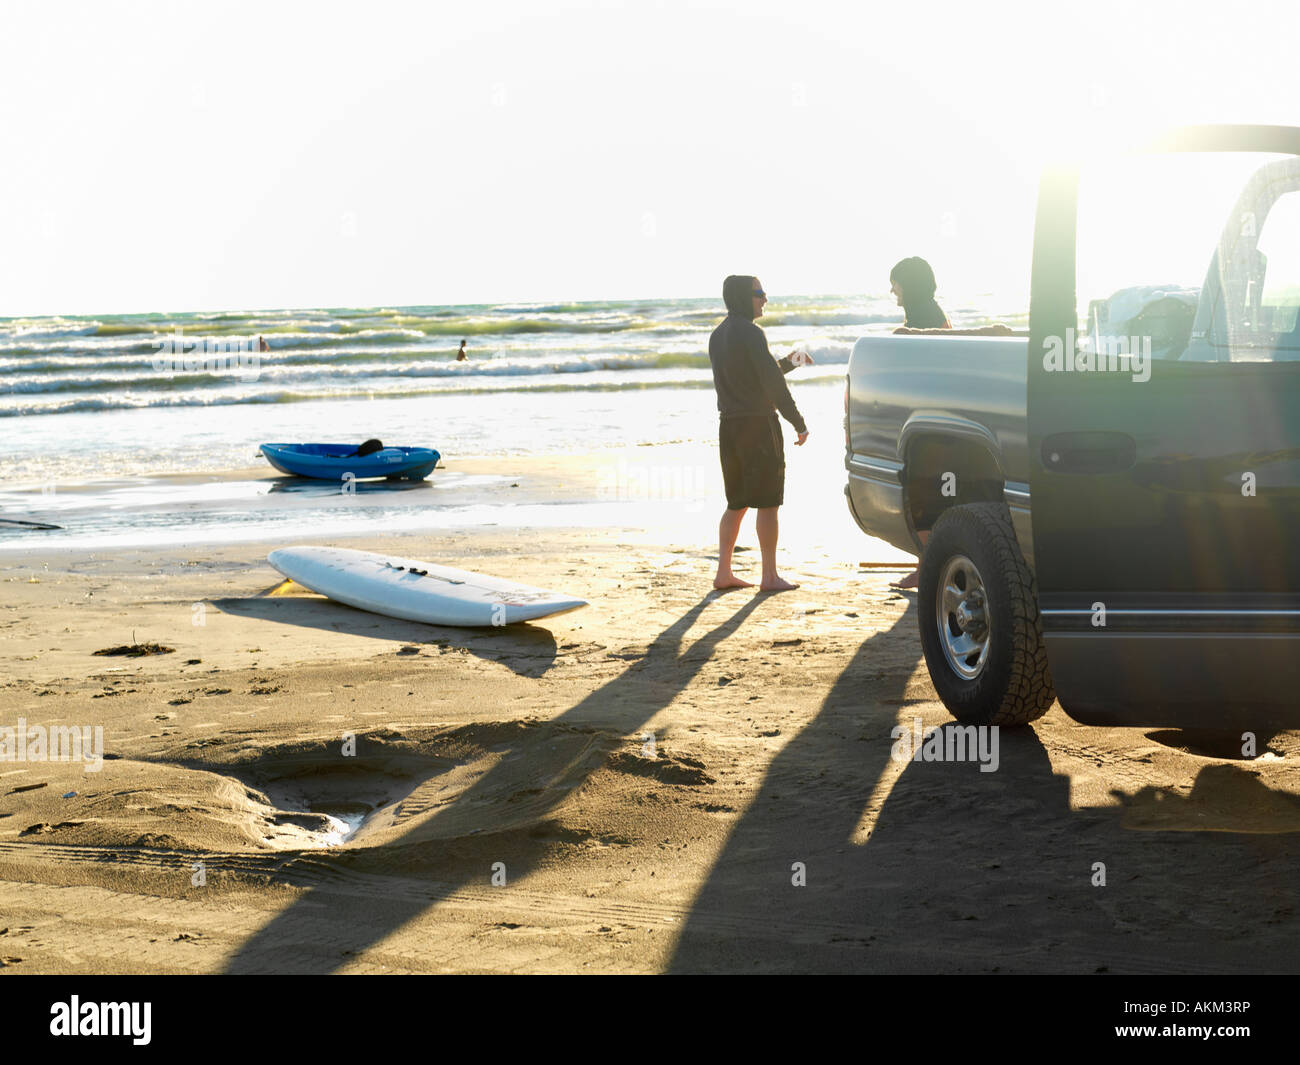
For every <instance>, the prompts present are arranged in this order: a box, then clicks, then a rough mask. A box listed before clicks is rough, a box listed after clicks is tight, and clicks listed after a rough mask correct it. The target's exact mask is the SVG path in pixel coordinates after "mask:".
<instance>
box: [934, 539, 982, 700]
mask: <svg viewBox="0 0 1300 1065" xmlns="http://www.w3.org/2000/svg"><path fill="white" fill-rule="evenodd" d="M934 608H935V609H934V620H935V626H936V628H937V629H938V630H939V645H940V646H941V647H942V648H943V656H944V658H946V659H947V660H948V665H949V666H950V667H951V668H952V671H953V672H954V673H956V674H957V676H959V677H961V678H962V679H963V680H974V679H975V678H976V677H978V676H979V675H980V674H981V673H982V672H983V671H984V663H985V662H987V661H988V656H989V642H990V641H989V636H990V633H991V626H990V619H989V616H988V596H987V593H986V592H985V589H984V579H983V578H982V577H981V576H980V571H979V570H978V569H976V567H975V563H974V562H972V561H971V560H970V559H969V558H967V557H966V556H965V555H954V556H953V557H952V558H950V559H949V560H948V561H947V563H946V564H945V565H944V567H943V573H942V574H940V576H939V587H938V589H937V591H936V592H935V603H934Z"/></svg>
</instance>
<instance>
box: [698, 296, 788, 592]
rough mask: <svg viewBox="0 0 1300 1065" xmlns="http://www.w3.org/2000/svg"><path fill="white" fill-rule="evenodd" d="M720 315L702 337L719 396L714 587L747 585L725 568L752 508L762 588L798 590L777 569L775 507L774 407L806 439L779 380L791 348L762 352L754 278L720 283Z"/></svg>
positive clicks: (780, 449) (777, 441)
mask: <svg viewBox="0 0 1300 1065" xmlns="http://www.w3.org/2000/svg"><path fill="white" fill-rule="evenodd" d="M722 299H723V301H724V302H725V303H726V305H727V317H726V318H725V319H723V321H722V324H721V325H719V326H718V328H717V329H715V330H714V331H713V334H712V335H711V336H710V337H709V363H710V365H711V366H712V367H713V387H714V388H715V389H716V390H717V393H718V413H719V424H718V452H719V457H720V458H721V460H722V480H723V484H724V485H725V487H726V491H727V509H726V511H724V512H723V515H722V521H721V522H719V523H718V572H717V575H716V576H715V577H714V578H713V587H715V588H752V587H753V585H752V584H751V583H750V582H749V581H742V580H741V579H740V578H739V577H737V576H736V575H735V574H734V573H732V572H731V553H732V550H733V549H734V548H735V546H736V537H737V536H738V535H739V534H740V523H741V520H742V519H743V518H744V517H745V511H746V510H748V509H749V508H750V507H753V508H754V509H755V510H757V511H758V518H757V524H758V545H759V548H760V550H761V551H762V553H763V579H762V584H761V585H760V587H761V588H762V590H763V591H765V592H784V591H789V590H790V589H791V588H798V587H799V586H798V585H797V584H792V583H791V582H789V581H786V580H782V579H781V577H780V576H779V575H778V574H777V572H776V540H777V532H778V525H777V514H776V512H777V508H778V507H780V506H781V504H782V503H783V502H784V501H785V444H784V441H783V440H782V437H781V423H780V421H779V420H778V419H777V416H776V412H777V411H780V412H781V414H782V416H784V418H785V420H786V421H788V422H789V423H790V424H791V425H792V426H794V430H795V432H796V433H798V434H799V439H798V440H796V441H795V444H796V446H798V445H800V444H802V443H803V442H804V441H805V440H807V439H808V427H807V426H806V425H804V420H803V416H802V415H801V414H800V413H799V408H798V407H796V406H795V405H794V398H793V397H792V396H791V395H790V389H788V388H787V387H786V384H785V376H784V375H785V374H787V373H789V372H790V371H791V370H792V369H794V367H795V364H796V363H795V355H796V354H801V355H802V358H801V359H800V361H801V362H805V361H806V362H811V361H812V360H811V359H810V358H808V356H807V355H806V354H803V353H795V352H791V353H790V354H789V355H787V356H786V357H785V358H783V359H781V360H780V362H778V361H777V360H776V359H774V358H772V353H771V351H770V350H768V346H767V337H766V336H765V335H764V334H763V330H761V329H760V328H759V327H758V326H757V325H755V324H754V319H755V318H760V317H762V314H763V305H764V304H765V303H767V293H766V292H764V291H763V286H762V284H761V283H760V282H759V280H758V278H756V277H751V276H749V275H748V274H733V275H732V276H731V277H729V278H727V280H726V281H724V282H723V283H722Z"/></svg>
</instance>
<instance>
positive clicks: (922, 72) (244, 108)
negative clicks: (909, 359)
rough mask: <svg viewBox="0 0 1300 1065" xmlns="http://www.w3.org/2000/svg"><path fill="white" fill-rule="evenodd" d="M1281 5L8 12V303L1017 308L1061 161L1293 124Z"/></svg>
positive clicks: (85, 7) (1298, 108)
mask: <svg viewBox="0 0 1300 1065" xmlns="http://www.w3.org/2000/svg"><path fill="white" fill-rule="evenodd" d="M1297 22H1298V20H1297V17H1296V15H1295V13H1294V0H1283V2H1278V3H1264V2H1258V3H1251V4H1248V5H1243V4H1224V3H1220V4H1208V3H1207V4H1193V3H1188V2H1186V0H1183V2H1176V3H1162V2H1157V3H1140V4H1138V3H1133V2H1131V0H1126V2H1122V3H1111V2H1092V0H1090V2H1088V3H1077V4H1056V3H1051V4H1048V3H1025V4H1007V3H996V2H994V3H970V2H968V0H962V2H957V3H945V2H938V0H937V2H932V3H925V4H905V3H890V4H874V3H873V4H865V3H844V4H817V3H809V2H805V0H799V2H793V0H785V2H783V3H779V4H773V3H765V2H759V0H754V2H747V3H743V4H734V5H722V4H716V3H692V4H678V3H671V2H667V0H663V2H659V3H655V2H653V0H647V2H637V3H633V2H629V3H626V4H621V3H605V4H579V3H570V2H560V0H533V2H530V3H515V2H513V0H493V2H492V3H490V4H474V3H464V2H459V0H458V2H456V3H432V4H429V3H423V4H410V5H406V4H385V3H376V2H367V3H365V4H357V3H355V2H351V3H347V4H329V3H311V4H287V3H286V4H280V3H273V2H268V0H261V2H257V3H251V4H241V3H231V2H222V3H219V4H217V3H213V4H203V5H199V4H181V3H141V4H121V3H87V4H71V3H60V2H57V0H55V2H49V3H41V4H29V5H24V6H23V7H17V6H16V5H7V6H6V7H5V8H4V10H3V14H0V42H3V43H0V129H3V131H4V139H5V146H6V149H7V150H6V152H5V159H4V165H3V168H2V172H0V193H2V194H3V205H4V206H3V210H2V211H0V315H18V314H39V313H73V314H75V313H109V312H129V311H165V310H170V311H182V310H209V309H251V308H268V307H309V306H340V305H352V306H369V305H388V306H392V305H403V304H439V303H455V302H500V301H516V300H528V301H531V300H547V301H549V300H577V299H600V298H620V297H628V298H634V297H652V296H690V295H702V296H712V295H716V294H717V293H718V292H719V290H720V287H721V280H722V277H723V276H724V275H725V274H727V273H732V272H752V273H756V274H758V275H759V276H760V277H761V278H762V280H763V282H764V284H765V287H766V288H767V289H768V291H769V292H771V293H773V294H774V295H779V294H780V293H783V292H785V293H814V292H843V293H852V292H865V293H873V294H880V293H884V292H885V291H887V289H888V271H889V267H890V266H891V265H892V264H893V263H894V262H895V261H896V260H897V259H899V258H902V257H903V256H905V255H923V256H924V257H926V258H927V259H929V260H930V261H931V263H933V264H934V266H935V270H936V273H937V274H938V276H939V280H940V296H941V297H943V296H944V295H945V294H948V295H949V296H954V295H957V294H961V293H975V292H990V291H992V292H995V293H1006V294H1007V295H1008V297H1009V298H1010V299H1011V300H1016V299H1023V296H1022V295H1021V294H1022V293H1023V292H1024V291H1025V289H1026V288H1027V283H1028V270H1029V240H1030V226H1031V222H1032V212H1033V191H1034V180H1035V177H1036V173H1037V169H1038V165H1039V163H1040V161H1041V160H1042V158H1043V157H1044V156H1045V155H1048V154H1052V153H1055V152H1057V151H1059V150H1061V149H1062V148H1065V147H1069V146H1073V147H1075V148H1080V147H1082V148H1085V149H1087V150H1089V151H1095V152H1105V151H1106V149H1107V147H1108V145H1109V144H1110V143H1111V142H1112V137H1114V135H1115V133H1116V132H1117V131H1122V130H1125V129H1132V128H1133V127H1134V126H1135V125H1139V126H1140V125H1142V124H1150V125H1153V126H1161V125H1165V124H1169V123H1175V122H1206V121H1236V122H1276V123H1284V124H1300V86H1298V85H1297V70H1298V69H1300V67H1298V66H1297V64H1296V61H1295V49H1296V41H1297Z"/></svg>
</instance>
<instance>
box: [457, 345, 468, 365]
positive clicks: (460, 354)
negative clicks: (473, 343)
mask: <svg viewBox="0 0 1300 1065" xmlns="http://www.w3.org/2000/svg"><path fill="white" fill-rule="evenodd" d="M468 358H469V354H468V353H467V352H466V351H465V341H463V340H462V341H461V342H460V351H458V352H456V361H457V362H464V361H465V360H466V359H468Z"/></svg>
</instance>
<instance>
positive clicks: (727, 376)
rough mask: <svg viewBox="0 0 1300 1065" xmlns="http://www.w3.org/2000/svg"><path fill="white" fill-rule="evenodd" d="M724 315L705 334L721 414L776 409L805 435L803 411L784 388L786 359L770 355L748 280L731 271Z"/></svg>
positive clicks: (790, 366) (724, 288)
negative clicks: (757, 319) (719, 323)
mask: <svg viewBox="0 0 1300 1065" xmlns="http://www.w3.org/2000/svg"><path fill="white" fill-rule="evenodd" d="M722 299H723V301H724V302H725V303H726V305H727V317H726V318H724V319H723V320H722V324H721V325H719V326H718V328H717V329H715V330H714V331H713V334H712V335H711V336H710V337H709V364H710V365H711V366H712V367H713V387H714V388H715V389H716V390H717V393H718V412H719V414H720V415H721V417H723V418H738V417H744V416H746V415H749V416H753V415H770V414H771V413H772V411H773V410H774V409H775V410H778V411H780V412H781V414H782V416H783V417H784V418H785V420H786V421H788V422H789V423H790V424H791V425H793V426H794V429H795V432H797V433H806V432H807V431H808V428H807V426H806V425H804V420H803V415H801V414H800V413H799V408H798V407H796V406H795V402H794V397H793V396H791V395H790V389H789V388H788V387H786V383H785V376H784V375H785V374H787V373H789V372H790V371H791V370H792V369H793V368H794V366H793V364H792V363H791V362H790V360H789V358H784V359H781V360H780V362H778V361H777V360H776V359H774V358H772V352H771V351H770V350H769V349H768V346H767V336H766V335H765V334H764V333H763V330H761V329H760V328H759V327H758V326H757V325H755V324H754V279H753V278H752V277H750V276H749V275H747V274H736V275H733V276H731V277H729V278H727V280H726V281H725V282H723V285H722Z"/></svg>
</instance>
